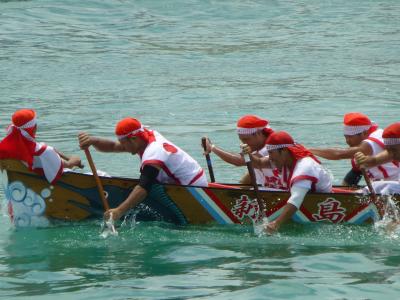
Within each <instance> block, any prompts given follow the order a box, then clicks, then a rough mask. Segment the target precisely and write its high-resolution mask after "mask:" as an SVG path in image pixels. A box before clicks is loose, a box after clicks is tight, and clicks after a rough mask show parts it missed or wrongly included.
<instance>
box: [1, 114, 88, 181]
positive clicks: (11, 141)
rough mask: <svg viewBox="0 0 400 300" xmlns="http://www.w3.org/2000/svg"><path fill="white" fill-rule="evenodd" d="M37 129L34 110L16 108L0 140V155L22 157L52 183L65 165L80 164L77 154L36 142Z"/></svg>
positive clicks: (19, 158) (4, 157) (11, 157)
mask: <svg viewBox="0 0 400 300" xmlns="http://www.w3.org/2000/svg"><path fill="white" fill-rule="evenodd" d="M36 131H37V118H36V112H35V111H34V110H32V109H20V110H17V111H16V112H15V113H14V114H13V115H12V118H11V124H10V125H9V126H8V127H7V135H6V137H5V138H4V139H3V140H2V141H1V142H0V159H18V160H21V161H22V162H23V163H24V164H25V165H26V166H27V167H28V168H29V169H30V170H31V171H34V172H36V173H38V174H40V175H44V176H45V177H46V179H47V181H48V182H50V183H52V184H53V183H55V182H56V181H57V180H58V179H59V178H60V176H61V175H62V174H63V171H64V168H73V167H75V166H76V167H81V159H80V158H79V157H78V156H71V157H66V156H64V155H62V154H60V153H58V152H57V151H56V150H55V149H54V148H53V147H51V146H48V145H46V144H44V143H39V142H37V141H36ZM60 155H62V156H63V158H61V156H60Z"/></svg>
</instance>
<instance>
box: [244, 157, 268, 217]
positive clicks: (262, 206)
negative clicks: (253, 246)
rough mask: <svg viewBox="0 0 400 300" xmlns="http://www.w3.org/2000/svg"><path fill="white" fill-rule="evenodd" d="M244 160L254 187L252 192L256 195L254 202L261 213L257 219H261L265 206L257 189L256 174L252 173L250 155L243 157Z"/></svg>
mask: <svg viewBox="0 0 400 300" xmlns="http://www.w3.org/2000/svg"><path fill="white" fill-rule="evenodd" d="M244 160H245V162H246V166H247V170H248V172H249V175H250V180H251V184H252V185H253V187H254V191H255V194H256V200H257V203H258V207H259V209H260V212H261V213H260V216H259V219H262V218H263V216H264V213H265V206H264V202H263V201H262V198H261V196H260V190H259V189H258V185H257V179H256V174H255V172H254V168H253V162H252V159H251V155H250V154H247V155H245V156H244Z"/></svg>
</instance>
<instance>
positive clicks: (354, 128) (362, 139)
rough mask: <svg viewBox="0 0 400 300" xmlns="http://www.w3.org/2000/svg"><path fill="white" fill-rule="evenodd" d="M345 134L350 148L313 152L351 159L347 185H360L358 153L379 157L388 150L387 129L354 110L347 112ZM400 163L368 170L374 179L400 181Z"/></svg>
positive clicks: (335, 157)
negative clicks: (384, 134)
mask: <svg viewBox="0 0 400 300" xmlns="http://www.w3.org/2000/svg"><path fill="white" fill-rule="evenodd" d="M343 123H344V127H343V133H344V137H345V139H346V143H347V145H349V148H344V149H343V148H325V149H317V148H310V151H311V152H312V153H313V154H314V155H317V156H320V157H323V158H326V159H330V160H339V159H350V160H351V163H352V170H351V171H350V172H349V173H348V174H347V175H346V177H345V178H344V180H343V185H357V184H358V182H359V181H360V179H361V177H362V175H361V171H360V169H359V168H358V167H357V165H356V164H355V162H354V159H353V157H354V154H356V153H357V152H361V153H363V154H364V155H368V156H375V155H378V154H379V153H381V152H382V151H384V148H385V145H384V142H383V137H382V133H383V130H382V129H379V128H378V125H376V124H375V123H373V122H371V120H370V119H369V118H368V116H366V115H364V114H362V113H359V112H352V113H347V114H345V115H344V118H343ZM399 166H400V165H399V163H398V162H395V161H388V162H385V163H382V164H379V165H376V166H374V167H370V168H368V170H367V174H368V177H369V178H370V179H371V180H372V181H377V180H397V178H398V177H399V175H400V167H399Z"/></svg>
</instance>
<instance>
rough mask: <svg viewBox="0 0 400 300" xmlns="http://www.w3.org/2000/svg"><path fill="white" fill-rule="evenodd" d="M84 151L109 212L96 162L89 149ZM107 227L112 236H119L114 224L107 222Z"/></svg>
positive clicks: (104, 204) (105, 207)
mask: <svg viewBox="0 0 400 300" xmlns="http://www.w3.org/2000/svg"><path fill="white" fill-rule="evenodd" d="M84 151H85V155H86V158H87V160H88V162H89V165H90V169H91V170H92V173H93V176H94V179H95V181H96V185H97V190H98V191H99V194H100V198H101V201H102V202H103V207H104V211H107V210H109V209H110V205H109V204H108V201H107V198H106V195H105V193H104V189H103V185H102V183H101V181H100V178H99V175H97V169H96V166H95V164H94V161H93V159H92V155H91V154H90V151H89V148H85V149H84ZM106 225H107V227H108V228H109V229H110V230H111V234H113V235H118V232H117V230H116V229H115V227H114V224H113V223H111V222H106Z"/></svg>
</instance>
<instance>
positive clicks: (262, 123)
mask: <svg viewBox="0 0 400 300" xmlns="http://www.w3.org/2000/svg"><path fill="white" fill-rule="evenodd" d="M273 132H274V130H273V129H272V128H271V127H270V125H269V122H268V120H266V119H262V118H260V117H258V116H256V115H245V116H243V117H241V118H240V119H239V120H238V121H237V126H236V133H237V134H238V137H239V140H240V141H241V142H242V143H243V144H247V145H249V147H250V148H251V149H252V150H253V151H254V152H253V155H255V156H258V157H264V156H267V155H268V151H267V150H266V149H265V142H266V140H267V139H268V137H269V136H270V135H271V134H272V133H273ZM211 152H212V153H214V154H215V155H217V156H218V157H220V158H221V159H222V160H224V161H225V162H227V163H229V164H231V165H234V166H245V165H246V162H245V159H244V157H243V153H233V152H228V151H226V150H224V149H222V148H221V147H217V146H216V145H215V143H211V140H210V139H207V140H206V149H205V152H204V154H209V153H211ZM254 171H255V174H256V180H257V184H258V185H261V186H263V187H264V188H266V189H268V188H272V189H282V188H283V185H282V183H281V181H280V178H279V176H278V171H277V170H276V169H271V168H265V169H260V168H256V169H255V170H254ZM240 183H242V184H250V183H251V180H250V176H249V174H248V173H246V174H245V175H244V176H243V177H242V179H241V180H240Z"/></svg>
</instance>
